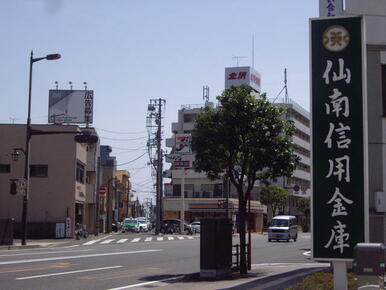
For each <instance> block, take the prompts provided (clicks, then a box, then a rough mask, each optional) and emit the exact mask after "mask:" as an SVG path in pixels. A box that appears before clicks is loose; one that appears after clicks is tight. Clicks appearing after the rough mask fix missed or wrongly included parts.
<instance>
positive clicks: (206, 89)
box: [202, 86, 209, 104]
mask: <svg viewBox="0 0 386 290" xmlns="http://www.w3.org/2000/svg"><path fill="white" fill-rule="evenodd" d="M202 98H203V100H204V102H205V104H206V103H207V102H209V86H203V87H202Z"/></svg>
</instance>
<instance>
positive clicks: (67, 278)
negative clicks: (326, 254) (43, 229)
mask: <svg viewBox="0 0 386 290" xmlns="http://www.w3.org/2000/svg"><path fill="white" fill-rule="evenodd" d="M252 237H253V238H252V249H253V251H252V252H253V256H252V263H253V264H264V263H308V262H310V259H309V256H307V254H308V253H307V252H308V251H309V249H310V236H309V235H307V234H300V235H299V239H298V241H297V242H268V241H267V236H263V235H259V234H254V235H252ZM161 238H162V240H161ZM235 243H238V237H234V244H235ZM199 270H200V238H199V235H195V236H193V237H192V236H179V235H172V236H163V237H158V238H157V237H155V236H154V235H151V234H130V233H125V234H113V235H111V236H103V238H95V237H90V238H89V239H88V240H79V241H77V240H74V241H70V242H68V243H67V244H66V245H61V246H56V247H50V248H43V249H23V250H10V251H8V250H2V251H0V289H9V290H11V289H66V290H68V289H71V290H74V289H116V288H117V289H120V288H122V287H125V289H130V288H135V287H136V286H138V285H149V286H150V285H152V286H153V287H154V286H156V285H157V281H164V282H173V280H174V279H175V278H178V277H180V276H182V275H184V274H189V273H194V272H199ZM174 281H175V280H174ZM128 287H130V288H128Z"/></svg>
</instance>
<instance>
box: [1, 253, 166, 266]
mask: <svg viewBox="0 0 386 290" xmlns="http://www.w3.org/2000/svg"><path fill="white" fill-rule="evenodd" d="M160 251H163V250H158V249H157V250H140V251H127V252H113V253H101V254H88V255H76V256H64V257H50V258H39V259H26V260H15V261H4V262H0V265H12V264H25V263H34V262H45V261H57V260H72V259H81V258H90V257H103V256H115V255H128V254H139V253H151V252H160Z"/></svg>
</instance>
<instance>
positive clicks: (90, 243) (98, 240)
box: [82, 235, 112, 246]
mask: <svg viewBox="0 0 386 290" xmlns="http://www.w3.org/2000/svg"><path fill="white" fill-rule="evenodd" d="M111 236H112V235H108V236H105V237H103V238H101V239H97V240H91V241H89V242H86V243H84V244H82V246H88V245H92V244H95V243H97V242H100V241H102V240H104V239H107V238H110V237H111Z"/></svg>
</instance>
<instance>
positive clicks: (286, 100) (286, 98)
mask: <svg viewBox="0 0 386 290" xmlns="http://www.w3.org/2000/svg"><path fill="white" fill-rule="evenodd" d="M284 88H285V99H284V100H285V103H286V104H288V103H289V102H288V89H287V69H286V68H285V69H284Z"/></svg>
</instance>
